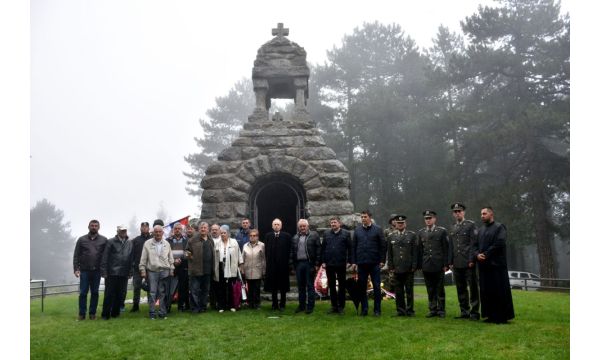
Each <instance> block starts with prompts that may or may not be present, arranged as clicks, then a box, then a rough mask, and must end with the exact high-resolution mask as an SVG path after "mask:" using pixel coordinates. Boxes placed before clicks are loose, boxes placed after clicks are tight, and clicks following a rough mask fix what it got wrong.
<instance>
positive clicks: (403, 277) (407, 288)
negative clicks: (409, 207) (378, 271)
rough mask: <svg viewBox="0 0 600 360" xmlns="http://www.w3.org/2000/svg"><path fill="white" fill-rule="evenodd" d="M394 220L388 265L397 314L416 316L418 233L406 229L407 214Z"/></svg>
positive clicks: (388, 242)
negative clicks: (415, 288) (415, 290)
mask: <svg viewBox="0 0 600 360" xmlns="http://www.w3.org/2000/svg"><path fill="white" fill-rule="evenodd" d="M393 220H394V230H393V231H392V232H390V233H389V235H388V241H387V254H388V258H387V266H388V270H389V272H390V274H393V276H394V285H395V286H394V289H395V292H396V316H415V310H414V291H413V289H414V285H415V281H414V279H415V270H416V269H417V259H418V255H419V249H418V247H417V234H415V233H414V231H410V230H406V216H404V215H396V216H395V217H394V218H393ZM405 294H406V302H405V300H404V296H405Z"/></svg>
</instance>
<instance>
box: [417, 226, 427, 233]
mask: <svg viewBox="0 0 600 360" xmlns="http://www.w3.org/2000/svg"><path fill="white" fill-rule="evenodd" d="M425 230H427V228H424V227H423V228H420V229H419V230H417V232H423V231H425Z"/></svg>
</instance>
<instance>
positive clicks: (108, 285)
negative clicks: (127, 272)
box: [102, 276, 127, 318]
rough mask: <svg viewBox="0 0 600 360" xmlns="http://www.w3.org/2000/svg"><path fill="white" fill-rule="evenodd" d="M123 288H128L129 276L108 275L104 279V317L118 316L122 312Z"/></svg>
mask: <svg viewBox="0 0 600 360" xmlns="http://www.w3.org/2000/svg"><path fill="white" fill-rule="evenodd" d="M123 289H127V276H108V277H106V278H105V279H104V301H103V303H102V317H104V318H110V317H118V316H119V315H120V314H121V303H122V302H123V301H124V300H123Z"/></svg>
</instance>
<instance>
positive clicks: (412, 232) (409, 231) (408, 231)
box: [406, 230, 415, 234]
mask: <svg viewBox="0 0 600 360" xmlns="http://www.w3.org/2000/svg"><path fill="white" fill-rule="evenodd" d="M406 233H407V234H414V233H415V232H414V231H412V230H406Z"/></svg>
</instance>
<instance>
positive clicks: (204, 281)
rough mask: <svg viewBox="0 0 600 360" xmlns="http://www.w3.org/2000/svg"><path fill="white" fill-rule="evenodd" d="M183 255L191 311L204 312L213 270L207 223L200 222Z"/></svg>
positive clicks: (211, 246)
mask: <svg viewBox="0 0 600 360" xmlns="http://www.w3.org/2000/svg"><path fill="white" fill-rule="evenodd" d="M185 256H186V258H187V260H188V273H189V279H190V295H191V297H192V299H191V300H192V301H191V306H192V312H193V313H202V312H206V304H207V302H208V294H209V291H210V282H211V279H212V277H213V274H214V272H215V256H214V242H213V241H212V240H211V239H209V237H208V223H206V222H201V223H200V226H199V231H198V233H197V234H195V235H194V236H193V237H192V238H191V239H188V242H187V246H186V249H185Z"/></svg>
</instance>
